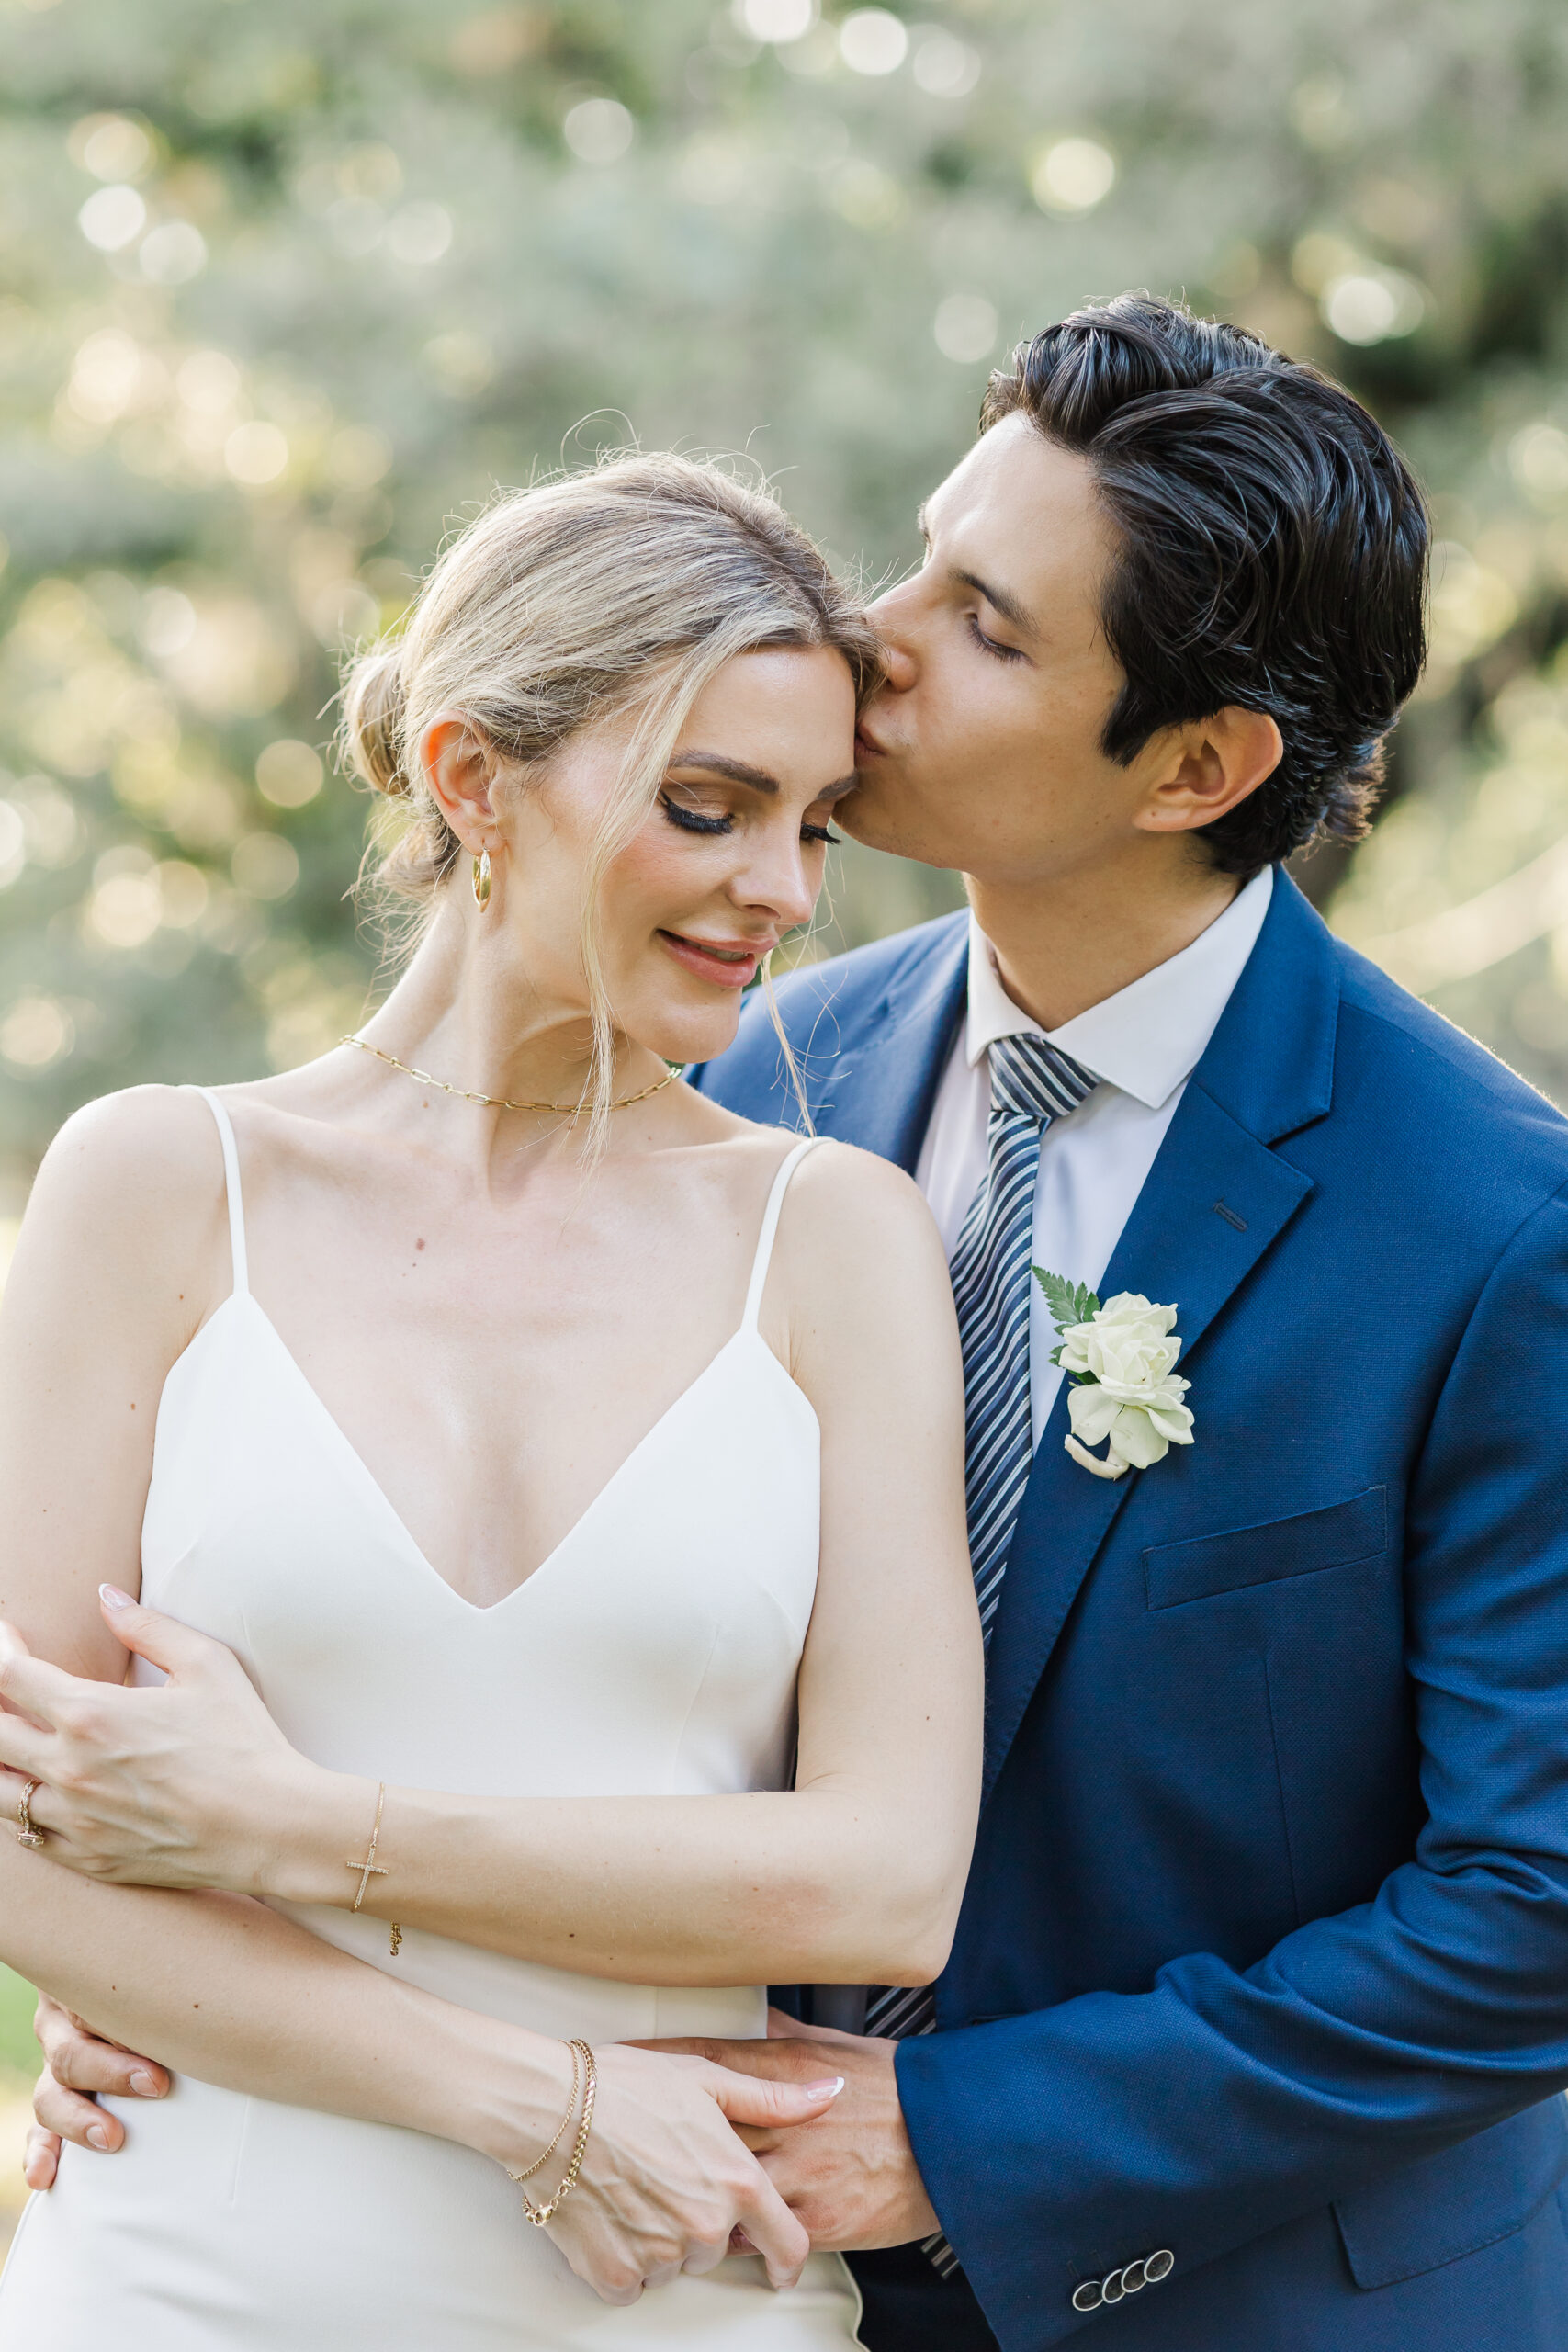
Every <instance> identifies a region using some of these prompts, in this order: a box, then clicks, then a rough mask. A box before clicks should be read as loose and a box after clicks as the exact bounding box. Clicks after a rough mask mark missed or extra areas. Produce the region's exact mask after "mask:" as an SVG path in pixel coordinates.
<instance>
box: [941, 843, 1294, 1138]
mask: <svg viewBox="0 0 1568 2352" xmlns="http://www.w3.org/2000/svg"><path fill="white" fill-rule="evenodd" d="M1273 888H1274V872H1273V868H1272V867H1271V866H1268V865H1266V866H1265V867H1264V869H1263V871H1262V873H1261V874H1255V875H1254V876H1253V877H1252V880H1251V881H1250V882H1248V883H1247V885H1246V886H1245V887H1244V888H1242V889H1240V890H1238V891H1237V892H1236V895H1235V898H1234V899H1232V900H1231V902H1230V905H1229V906H1228V907H1227V908H1226V909H1225V910H1224V914H1223V915H1220V916H1219V917H1217V919H1216V920H1215V921H1214V922H1212V923H1211V924H1210V925H1209V928H1208V930H1207V931H1204V932H1200V933H1199V934H1198V937H1197V938H1196V939H1195V940H1194V941H1193V942H1192V944H1191V946H1190V947H1184V948H1183V949H1182V950H1181V953H1180V954H1179V956H1170V957H1169V958H1168V961H1167V962H1165V963H1163V964H1156V967H1155V968H1154V970H1153V971H1152V972H1145V974H1144V976H1143V978H1141V979H1136V980H1134V981H1133V983H1132V985H1131V986H1130V987H1128V988H1124V989H1118V990H1117V992H1116V994H1115V995H1114V996H1108V997H1106V998H1105V999H1104V1000H1103V1001H1102V1002H1100V1003H1099V1004H1091V1005H1090V1007H1089V1011H1088V1012H1080V1013H1079V1014H1078V1015H1077V1018H1076V1019H1075V1020H1072V1021H1066V1022H1064V1023H1063V1024H1062V1026H1061V1027H1060V1028H1059V1029H1042V1027H1041V1026H1040V1023H1038V1022H1037V1021H1032V1020H1031V1019H1030V1017H1029V1015H1028V1013H1027V1012H1021V1010H1020V1008H1019V1007H1018V1006H1017V1005H1016V1004H1014V1002H1013V1001H1012V999H1011V997H1010V996H1009V994H1008V992H1007V990H1006V989H1004V988H1003V986H1002V983H1001V978H1000V976H999V975H998V971H997V965H996V955H995V951H994V950H993V948H992V946H991V943H990V941H989V940H988V939H987V937H986V934H985V933H984V932H983V931H982V930H981V929H980V927H979V925H978V923H976V922H975V921H974V919H973V918H971V920H970V925H969V1010H968V1018H967V1022H966V1025H965V1029H964V1053H965V1056H966V1057H967V1059H968V1062H969V1066H970V1068H971V1069H974V1067H975V1065H976V1063H977V1062H978V1061H979V1059H980V1057H981V1056H982V1055H983V1054H984V1053H985V1052H986V1051H987V1048H988V1047H989V1046H990V1045H991V1044H992V1042H993V1040H994V1039H996V1038H998V1037H1017V1036H1024V1037H1043V1038H1045V1039H1046V1040H1047V1041H1048V1043H1050V1044H1051V1045H1053V1046H1056V1047H1057V1048H1058V1049H1059V1050H1060V1051H1061V1052H1062V1053H1064V1054H1070V1055H1071V1056H1072V1057H1073V1059H1074V1060H1075V1061H1077V1062H1081V1063H1082V1064H1083V1066H1084V1068H1085V1069H1090V1070H1092V1071H1093V1072H1094V1074H1095V1076H1096V1078H1098V1079H1100V1080H1103V1081H1104V1082H1105V1083H1107V1084H1108V1085H1111V1086H1114V1087H1117V1088H1119V1089H1120V1091H1122V1093H1123V1094H1131V1095H1133V1096H1134V1098H1135V1100H1136V1101H1138V1102H1140V1103H1145V1104H1146V1105H1147V1106H1148V1108H1149V1109H1150V1110H1151V1111H1157V1110H1158V1109H1159V1108H1160V1106H1161V1104H1162V1103H1166V1102H1168V1100H1169V1098H1170V1097H1171V1095H1172V1094H1174V1093H1175V1091H1176V1090H1177V1088H1178V1087H1179V1085H1180V1084H1181V1083H1182V1081H1183V1080H1185V1079H1188V1078H1190V1077H1191V1075H1192V1072H1193V1071H1194V1070H1195V1069H1197V1067H1198V1064H1199V1063H1200V1062H1201V1059H1202V1057H1203V1050H1204V1047H1205V1046H1207V1045H1208V1042H1209V1040H1210V1038H1211V1037H1212V1036H1213V1034H1214V1031H1215V1029H1216V1028H1217V1027H1218V1025H1219V1019H1220V1015H1221V1013H1222V1012H1224V1009H1225V1006H1226V1004H1227V1003H1228V1002H1229V1001H1230V995H1231V991H1232V989H1234V988H1235V984H1236V982H1237V980H1239V979H1240V978H1241V975H1242V970H1243V967H1245V965H1246V963H1247V957H1248V956H1250V955H1251V953H1252V951H1253V949H1254V947H1255V946H1256V945H1257V944H1258V933H1259V932H1260V931H1261V930H1262V928H1263V918H1264V916H1265V915H1266V914H1267V913H1268V911H1269V899H1270V897H1271V896H1272V893H1273Z"/></svg>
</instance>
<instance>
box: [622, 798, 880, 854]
mask: <svg viewBox="0 0 1568 2352" xmlns="http://www.w3.org/2000/svg"><path fill="white" fill-rule="evenodd" d="M659 805H660V808H661V809H663V811H664V814H665V815H666V817H667V818H668V819H669V820H670V822H671V824H672V825H676V826H678V827H679V828H680V830H681V831H682V832H683V833H706V834H708V835H709V836H710V837H711V836H712V835H714V834H718V835H721V836H722V835H723V834H725V833H731V832H733V831H734V830H735V818H734V815H733V813H730V814H728V815H726V816H722V817H705V816H704V815H703V813H702V811H701V810H700V809H687V808H684V807H683V806H682V803H681V802H680V801H679V800H671V797H670V795H669V794H668V793H667V792H661V793H660V796H659ZM800 838H801V840H802V841H803V842H823V843H825V844H826V845H827V846H828V847H829V848H831V847H833V846H834V845H835V844H836V843H837V842H838V840H839V835H838V834H837V833H835V832H831V831H829V828H828V827H827V826H826V825H802V827H801V829H800Z"/></svg>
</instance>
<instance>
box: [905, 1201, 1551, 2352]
mask: <svg viewBox="0 0 1568 2352" xmlns="http://www.w3.org/2000/svg"><path fill="white" fill-rule="evenodd" d="M1565 1191H1568V1188H1565ZM1565 1398H1568V1199H1565V1197H1564V1193H1558V1194H1556V1195H1554V1196H1553V1197H1551V1199H1549V1200H1548V1201H1546V1202H1545V1203H1544V1204H1543V1205H1541V1206H1540V1208H1539V1209H1538V1210H1537V1212H1536V1213H1535V1214H1534V1215H1533V1216H1531V1217H1530V1218H1529V1220H1528V1221H1527V1222H1526V1223H1525V1224H1524V1225H1523V1226H1522V1227H1521V1228H1520V1229H1519V1230H1518V1232H1517V1234H1516V1235H1515V1236H1514V1238H1513V1240H1512V1241H1511V1243H1510V1244H1509V1246H1508V1247H1507V1248H1506V1250H1505V1251H1504V1252H1503V1254H1502V1256H1501V1258H1500V1259H1499V1260H1498V1261H1497V1263H1496V1264H1495V1267H1494V1270H1493V1272H1492V1275H1491V1278H1490V1280H1489V1281H1488V1282H1487V1283H1486V1285H1485V1287H1484V1289H1483V1292H1482V1294H1481V1295H1480V1297H1479V1299H1478V1300H1477V1303H1476V1306H1475V1308H1474V1311H1473V1313H1472V1317H1471V1319H1470V1322H1469V1326H1468V1329H1467V1330H1466V1334H1465V1337H1464V1340H1463V1342H1462V1344H1461V1348H1460V1350H1459V1351H1458V1353H1457V1355H1456V1356H1455V1358H1454V1360H1453V1362H1452V1364H1451V1366H1450V1368H1449V1371H1448V1374H1447V1377H1446V1378H1445V1379H1444V1380H1443V1382H1442V1385H1441V1389H1440V1393H1439V1396H1438V1405H1437V1408H1436V1410H1435V1412H1434V1414H1433V1417H1432V1419H1431V1422H1430V1425H1429V1427H1428V1430H1427V1438H1426V1442H1425V1445H1424V1447H1423V1450H1422V1453H1421V1458H1420V1460H1419V1461H1418V1462H1417V1463H1416V1464H1414V1465H1412V1466H1411V1472H1410V1478H1411V1482H1410V1487H1409V1495H1408V1510H1407V1521H1406V1535H1405V1563H1404V1566H1405V1596H1406V1611H1407V1615H1406V1633H1405V1657H1406V1666H1407V1671H1408V1676H1409V1686H1410V1692H1411V1699H1412V1704H1413V1709H1414V1718H1415V1726H1416V1736H1417V1738H1418V1741H1419V1748H1420V1771H1421V1789H1422V1794H1423V1797H1424V1800H1425V1804H1426V1807H1427V1821H1426V1826H1425V1827H1424V1828H1423V1829H1422V1831H1421V1833H1420V1836H1419V1838H1418V1841H1417V1844H1416V1851H1415V1854H1414V1857H1413V1859H1412V1860H1410V1861H1408V1862H1407V1863H1405V1864H1404V1865H1403V1866H1402V1867H1401V1868H1400V1869H1398V1870H1396V1871H1394V1872H1393V1875H1392V1876H1391V1877H1389V1878H1388V1879H1386V1880H1385V1881H1384V1883H1382V1886H1381V1888H1380V1889H1379V1891H1378V1893H1377V1895H1376V1897H1375V1899H1374V1900H1373V1901H1371V1902H1370V1903H1367V1904H1364V1905H1359V1906H1358V1907H1357V1908H1356V1909H1354V1910H1350V1911H1347V1912H1343V1913H1340V1914H1338V1915H1337V1916H1336V1917H1325V1918H1317V1919H1314V1920H1312V1921H1310V1922H1308V1923H1307V1924H1306V1925H1305V1926H1303V1927H1302V1928H1299V1929H1298V1930H1297V1931H1296V1933H1294V1934H1293V1935H1291V1936H1289V1937H1287V1938H1286V1939H1285V1940H1284V1941H1283V1942H1281V1943H1280V1944H1278V1945H1276V1947H1275V1948H1274V1949H1273V1951H1269V1953H1268V1954H1267V1955H1266V1956H1265V1957H1264V1958H1262V1959H1260V1960H1259V1961H1258V1962H1257V1963H1256V1965H1254V1966H1253V1967H1251V1968H1248V1969H1247V1970H1245V1971H1238V1970H1236V1969H1235V1968H1232V1967H1229V1966H1227V1965H1225V1964H1224V1962H1221V1961H1220V1960H1219V1959H1217V1958H1215V1957H1214V1956H1213V1955H1212V1954H1208V1953H1203V1952H1193V1953H1190V1954H1188V1955H1186V1956H1184V1957H1182V1958H1179V1959H1177V1960H1175V1961H1173V1962H1170V1963H1169V1964H1168V1966H1166V1967H1165V1968H1163V1969H1162V1970H1161V1971H1160V1972H1159V1974H1158V1976H1157V1977H1156V1980H1155V1983H1154V1985H1152V1987H1151V1988H1150V1989H1149V1990H1148V1991H1146V1992H1144V1993H1139V1994H1134V1995H1115V1994H1110V1993H1090V1994H1087V1995H1083V1996H1079V1997H1077V1998H1075V1999H1072V2000H1068V2001H1065V2002H1063V2003H1062V2004H1060V2005H1059V2006H1058V2007H1054V2008H1050V2009H1046V2010H1042V2011H1038V2012H1036V2013H1034V2014H1032V2015H1030V2016H1025V2017H1021V2018H1010V2019H1007V2020H1004V2021H1002V2022H1000V2023H997V2024H987V2025H978V2026H971V2027H965V2028H960V2029H958V2030H953V2031H946V2032H941V2033H936V2034H931V2035H928V2036H926V2037H924V2038H922V2039H920V2040H918V2041H908V2042H906V2043H904V2044H903V2045H902V2048H901V2050H900V2052H899V2059H898V2079H899V2086H900V2090H901V2094H902V2098H903V2102H904V2107H905V2110H906V2113H907V2116H908V2124H909V2130H910V2134H911V2137H912V2140H913V2143H914V2147H915V2152H916V2155H917V2158H918V2161H919V2166H920V2170H921V2173H922V2175H923V2177H924V2178H925V2180H926V2183H927V2186H928V2188H929V2189H930V2192H931V2199H932V2202H933V2203H934V2204H935V2206H936V2209H937V2211H938V2213H939V2214H940V2216H941V2218H942V2226H943V2228H944V2229H945V2231H946V2233H947V2234H948V2236H949V2238H950V2239H951V2240H952V2242H953V2246H954V2247H955V2249H956V2251H957V2253H958V2255H959V2256H960V2258H961V2260H962V2261H963V2263H964V2267H965V2269H966V2270H967V2272H968V2274H969V2276H970V2278H971V2280H972V2281H973V2283H974V2286H975V2288H976V2292H977V2293H978V2295H979V2297H980V2299H981V2301H982V2302H983V2304H984V2306H985V2309H986V2312H987V2317H988V2319H989V2320H990V2322H991V2324H992V2326H993V2328H994V2329H995V2330H996V2332H997V2334H998V2336H999V2337H1000V2340H1001V2342H1002V2344H1003V2346H1005V2347H1007V2352H1023V2348H1024V2347H1026V2346H1027V2347H1029V2352H1035V2347H1038V2346H1047V2345H1050V2344H1054V2343H1055V2342H1056V2341H1057V2340H1058V2339H1059V2338H1060V2337H1062V2336H1065V2335H1070V2334H1071V2333H1072V2332H1073V2331H1074V2330H1075V2329H1076V2328H1077V2327H1078V2326H1080V2325H1083V2324H1088V2323H1087V2322H1085V2321H1082V2320H1080V2319H1079V2318H1078V2317H1077V2315H1076V2314H1075V2313H1074V2312H1073V2311H1072V2309H1071V2301H1070V2299H1071V2296H1072V2292H1073V2290H1074V2287H1075V2285H1077V2283H1078V2282H1079V2281H1081V2280H1084V2279H1086V2278H1097V2277H1099V2276H1100V2275H1101V2274H1102V2273H1103V2272H1104V2271H1105V2270H1106V2269H1107V2268H1109V2267H1111V2265H1112V2264H1114V2263H1116V2262H1119V2261H1120V2262H1125V2261H1130V2260H1132V2259H1133V2258H1134V2257H1135V2256H1138V2255H1140V2254H1143V2253H1145V2252H1146V2251H1148V2250H1150V2249H1152V2248H1155V2247H1162V2246H1168V2247H1170V2248H1172V2249H1173V2250H1174V2251H1175V2253H1176V2256H1177V2262H1178V2267H1179V2269H1180V2270H1186V2269H1190V2268H1191V2267H1194V2266H1196V2265H1198V2264H1201V2263H1204V2262H1207V2261H1211V2260H1213V2259H1214V2258H1215V2257H1216V2256H1220V2255H1223V2254H1224V2253H1226V2252H1228V2251H1230V2250H1231V2249H1232V2248H1234V2247H1235V2246H1237V2245H1241V2244H1243V2243H1245V2242H1247V2241H1248V2240H1250V2239H1252V2238H1255V2237H1257V2236H1259V2235H1260V2234H1261V2233H1264V2232H1266V2231H1269V2230H1270V2229H1273V2228H1275V2227H1277V2226H1278V2225H1280V2223H1282V2222H1287V2221H1290V2220H1292V2219H1293V2218H1294V2217H1296V2216H1298V2215H1301V2214H1304V2213H1306V2212H1309V2211H1314V2210H1321V2209H1322V2208H1324V2207H1325V2206H1326V2205H1327V2204H1329V2203H1330V2202H1331V2201H1332V2200H1333V2199H1337V2198H1341V2197H1344V2196H1347V2195H1348V2194H1350V2193H1352V2192H1354V2191H1355V2190H1357V2189H1358V2188H1361V2187H1363V2186H1365V2185H1367V2184H1369V2183H1371V2181H1373V2180H1375V2179H1378V2178H1380V2177H1386V2176H1387V2175H1388V2174H1389V2173H1390V2172H1392V2171H1393V2170H1394V2169H1395V2168H1397V2167H1401V2166H1404V2165H1411V2164H1415V2163H1416V2162H1417V2161H1419V2160H1420V2159H1422V2158H1424V2157H1428V2156H1431V2155H1433V2154H1437V2153H1438V2152H1440V2151H1441V2150H1443V2149H1445V2148H1447V2147H1449V2146H1450V2145H1451V2144H1453V2143H1456V2142H1458V2141H1460V2140H1462V2139H1466V2138H1468V2137H1469V2136H1470V2135H1472V2134H1473V2133H1476V2132H1479V2131H1483V2130H1485V2129H1486V2127H1487V2126H1489V2125H1492V2124H1495V2123H1497V2122H1499V2121H1501V2120H1504V2119H1506V2118H1507V2117H1508V2116H1510V2115H1512V2114H1514V2113H1516V2112H1517V2111H1518V2110H1519V2109H1524V2108H1526V2107H1529V2106H1532V2105H1534V2104H1535V2103H1537V2102H1538V2101H1541V2100H1544V2099H1546V2098H1549V2097H1550V2096H1551V2094H1552V2093H1553V2092H1554V2091H1557V2090H1560V2089H1561V2088H1562V2086H1563V2084H1564V2083H1565V2082H1568V1479H1565V1476H1564V1469H1565V1453H1568V1442H1565V1422H1564V1414H1565V1409H1568V1408H1565V1402H1564V1400H1565ZM1085 1769H1086V1770H1088V1769H1091V1768H1090V1763H1089V1759H1087V1758H1086V1760H1085ZM1042 1801H1043V1802H1048V1801H1049V1800H1048V1796H1046V1797H1044V1798H1043V1800H1042Z"/></svg>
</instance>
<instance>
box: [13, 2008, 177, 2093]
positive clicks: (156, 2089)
mask: <svg viewBox="0 0 1568 2352" xmlns="http://www.w3.org/2000/svg"><path fill="white" fill-rule="evenodd" d="M33 2030H34V2031H35V2033H36V2034H37V2035H38V2038H39V2041H40V2042H41V2043H42V2044H43V2054H44V2057H45V2059H46V2061H47V2062H48V2065H49V2071H50V2073H51V2075H53V2077H54V2079H55V2081H56V2082H57V2083H59V2084H60V2085H61V2086H62V2089H65V2090H72V2091H82V2092H85V2093H89V2094H93V2093H96V2092H98V2091H109V2092H112V2093H113V2094H114V2095H115V2096H116V2097H118V2098H163V2097H164V2093H165V2092H166V2091H167V2089H168V2087H169V2077H168V2075H167V2073H166V2072H165V2070H164V2068H163V2067H162V2066H155V2065H154V2064H152V2060H151V2059H150V2058H141V2057H139V2056H138V2055H137V2053H136V2052H135V2051H134V2050H118V2049H116V2047H115V2045H114V2044H113V2043H112V2042H109V2041H98V2040H97V2038H96V2036H95V2035H93V2034H90V2033H85V2032H84V2031H83V2030H82V2029H81V2027H80V2026H78V2025H77V2024H76V2022H75V2020H74V2019H73V2018H70V2017H68V2016H67V2015H66V2013H65V2011H64V2010H63V2009H53V2010H52V2011H51V2014H50V2015H49V2016H47V2017H46V2016H45V2015H44V2013H43V2009H42V2007H41V2006H40V2007H39V2015H38V2017H37V2018H36V2019H35V2020H34V2026H33Z"/></svg>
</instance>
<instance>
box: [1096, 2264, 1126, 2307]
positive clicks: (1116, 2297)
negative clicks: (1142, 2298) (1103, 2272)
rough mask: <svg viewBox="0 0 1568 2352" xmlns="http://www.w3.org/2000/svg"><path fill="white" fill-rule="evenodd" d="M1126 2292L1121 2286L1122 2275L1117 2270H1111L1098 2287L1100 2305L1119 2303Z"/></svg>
mask: <svg viewBox="0 0 1568 2352" xmlns="http://www.w3.org/2000/svg"><path fill="white" fill-rule="evenodd" d="M1126 2291H1127V2290H1126V2288H1125V2287H1124V2286H1123V2285H1122V2273H1121V2272H1120V2271H1119V2270H1113V2271H1112V2272H1111V2276H1110V2278H1107V2279H1105V2280H1104V2282H1103V2283H1102V2285H1101V2287H1100V2301H1101V2302H1102V2303H1119V2302H1120V2301H1121V2300H1122V2296H1123V2295H1124V2294H1125V2293H1126Z"/></svg>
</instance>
